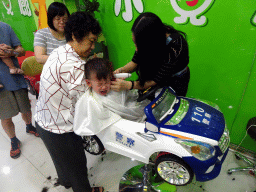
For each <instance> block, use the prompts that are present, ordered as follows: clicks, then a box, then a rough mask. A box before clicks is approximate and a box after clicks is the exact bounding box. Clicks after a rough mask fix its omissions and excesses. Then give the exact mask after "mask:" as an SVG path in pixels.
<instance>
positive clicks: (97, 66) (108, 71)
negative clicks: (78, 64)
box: [84, 58, 113, 80]
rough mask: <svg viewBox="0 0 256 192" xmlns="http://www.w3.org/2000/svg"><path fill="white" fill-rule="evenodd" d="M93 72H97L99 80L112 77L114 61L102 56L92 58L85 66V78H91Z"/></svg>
mask: <svg viewBox="0 0 256 192" xmlns="http://www.w3.org/2000/svg"><path fill="white" fill-rule="evenodd" d="M92 72H95V73H96V76H97V79H98V80H101V79H105V80H106V79H108V78H112V76H113V68H112V63H111V62H109V61H107V60H105V59H101V58H94V59H91V60H89V61H88V62H87V63H86V64H85V66H84V74H85V78H86V79H90V77H91V73H92Z"/></svg>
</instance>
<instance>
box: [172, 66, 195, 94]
mask: <svg viewBox="0 0 256 192" xmlns="http://www.w3.org/2000/svg"><path fill="white" fill-rule="evenodd" d="M189 80H190V71H189V68H188V69H187V70H186V71H185V72H184V73H182V74H180V75H178V76H175V77H172V78H171V82H170V84H169V86H171V87H172V88H173V89H174V91H175V92H176V94H177V95H178V96H184V97H185V96H186V94H187V91H188V84H189Z"/></svg>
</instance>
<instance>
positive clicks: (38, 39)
mask: <svg viewBox="0 0 256 192" xmlns="http://www.w3.org/2000/svg"><path fill="white" fill-rule="evenodd" d="M45 33H46V32H45V30H44V31H43V30H42V29H41V30H39V31H37V32H36V33H35V38H34V47H35V46H39V47H44V48H46V47H47V45H46V41H47V38H46V35H45Z"/></svg>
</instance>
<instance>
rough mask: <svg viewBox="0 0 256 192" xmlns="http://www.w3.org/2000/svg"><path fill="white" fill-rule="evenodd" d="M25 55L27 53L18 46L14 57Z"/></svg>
mask: <svg viewBox="0 0 256 192" xmlns="http://www.w3.org/2000/svg"><path fill="white" fill-rule="evenodd" d="M15 52H16V53H15ZM25 54H26V51H25V49H24V48H23V47H22V46H21V45H18V46H16V47H15V48H14V52H13V56H15V57H21V56H25Z"/></svg>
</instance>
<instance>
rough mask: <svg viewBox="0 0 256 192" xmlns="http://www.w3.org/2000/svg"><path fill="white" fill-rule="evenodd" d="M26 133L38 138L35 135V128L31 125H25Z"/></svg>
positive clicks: (37, 135) (36, 134)
mask: <svg viewBox="0 0 256 192" xmlns="http://www.w3.org/2000/svg"><path fill="white" fill-rule="evenodd" d="M26 132H27V133H28V134H32V135H35V136H36V137H39V134H38V133H37V131H36V128H35V127H34V126H33V125H27V126H26Z"/></svg>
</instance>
